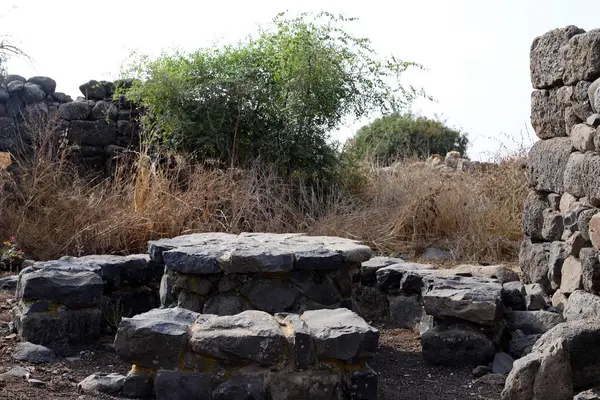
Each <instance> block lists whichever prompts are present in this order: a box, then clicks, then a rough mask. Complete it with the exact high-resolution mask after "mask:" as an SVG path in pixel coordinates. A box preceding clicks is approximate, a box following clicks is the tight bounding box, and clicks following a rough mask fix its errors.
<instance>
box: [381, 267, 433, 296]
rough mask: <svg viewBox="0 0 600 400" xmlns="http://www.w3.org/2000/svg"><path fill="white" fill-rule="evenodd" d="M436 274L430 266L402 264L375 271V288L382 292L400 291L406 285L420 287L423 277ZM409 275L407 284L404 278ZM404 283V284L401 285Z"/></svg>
mask: <svg viewBox="0 0 600 400" xmlns="http://www.w3.org/2000/svg"><path fill="white" fill-rule="evenodd" d="M434 273H436V270H435V267H434V266H433V265H431V264H417V263H409V262H406V263H402V264H394V265H390V266H388V267H384V268H381V269H379V270H378V271H377V273H376V275H377V287H379V289H381V290H383V291H384V292H394V291H401V290H402V287H406V286H407V284H408V285H409V286H411V288H414V286H416V285H418V286H422V281H423V277H425V276H429V275H431V274H434ZM409 275H410V279H409V281H408V282H407V278H405V277H406V276H409ZM419 278H420V284H419ZM403 283H404V284H403Z"/></svg>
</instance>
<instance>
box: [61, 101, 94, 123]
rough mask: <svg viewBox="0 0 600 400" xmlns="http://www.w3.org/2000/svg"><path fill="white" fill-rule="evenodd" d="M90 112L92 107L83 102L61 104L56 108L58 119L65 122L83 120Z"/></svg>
mask: <svg viewBox="0 0 600 400" xmlns="http://www.w3.org/2000/svg"><path fill="white" fill-rule="evenodd" d="M91 111H92V107H90V105H89V104H87V103H84V102H70V103H63V104H61V105H60V106H59V107H58V114H59V115H60V118H61V119H64V120H67V121H73V120H85V119H87V117H88V115H90V112H91Z"/></svg>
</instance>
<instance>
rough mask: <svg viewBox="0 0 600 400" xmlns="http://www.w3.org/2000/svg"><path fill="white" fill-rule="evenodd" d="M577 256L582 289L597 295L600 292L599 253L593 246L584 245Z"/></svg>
mask: <svg viewBox="0 0 600 400" xmlns="http://www.w3.org/2000/svg"><path fill="white" fill-rule="evenodd" d="M579 256H580V261H581V284H582V286H583V289H585V290H586V291H587V292H589V293H593V294H596V295H597V294H599V293H600V258H599V256H600V254H599V252H598V250H596V249H595V248H591V247H586V248H584V249H581V251H580V252H579Z"/></svg>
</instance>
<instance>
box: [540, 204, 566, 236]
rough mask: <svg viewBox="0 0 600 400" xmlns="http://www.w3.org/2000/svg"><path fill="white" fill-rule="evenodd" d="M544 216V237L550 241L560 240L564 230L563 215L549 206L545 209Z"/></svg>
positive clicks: (542, 233)
mask: <svg viewBox="0 0 600 400" xmlns="http://www.w3.org/2000/svg"><path fill="white" fill-rule="evenodd" d="M542 216H543V219H544V223H543V225H542V231H541V235H542V238H543V239H544V240H547V241H549V242H552V241H554V240H560V238H561V236H562V234H563V231H564V225H563V217H562V215H561V214H560V211H555V210H552V209H550V208H547V209H545V210H544V211H543V213H542Z"/></svg>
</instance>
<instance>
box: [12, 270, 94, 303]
mask: <svg viewBox="0 0 600 400" xmlns="http://www.w3.org/2000/svg"><path fill="white" fill-rule="evenodd" d="M103 289H104V284H103V283H102V278H100V276H98V274H96V273H94V272H90V271H85V270H74V271H61V270H57V269H37V270H36V269H33V268H31V267H30V268H26V269H24V270H23V271H21V273H20V275H19V281H18V284H17V298H18V299H19V300H24V301H27V302H34V301H38V300H45V301H46V303H45V305H41V304H40V307H45V308H46V309H44V310H42V309H40V308H36V310H37V311H49V310H50V307H51V304H50V302H52V303H57V304H61V305H65V306H67V307H69V308H74V309H76V308H86V307H95V306H98V305H99V304H100V301H101V300H102V293H103Z"/></svg>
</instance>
